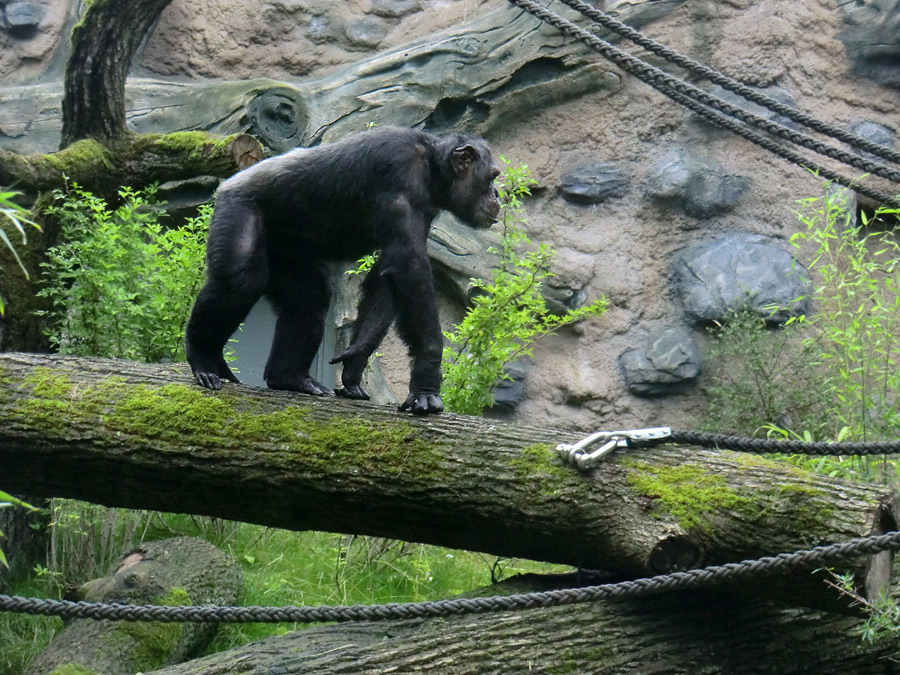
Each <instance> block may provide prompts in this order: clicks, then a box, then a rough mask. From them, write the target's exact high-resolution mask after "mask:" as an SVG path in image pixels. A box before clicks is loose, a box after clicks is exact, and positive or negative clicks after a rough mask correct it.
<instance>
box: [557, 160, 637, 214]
mask: <svg viewBox="0 0 900 675" xmlns="http://www.w3.org/2000/svg"><path fill="white" fill-rule="evenodd" d="M627 191H628V177H627V176H626V175H625V173H624V172H623V171H622V169H620V168H619V167H618V166H617V165H616V164H613V163H611V162H582V163H581V164H576V165H574V166H572V167H569V168H568V169H566V171H565V172H563V175H562V176H560V179H559V192H560V194H561V195H562V196H563V198H564V199H566V200H568V201H570V202H575V203H576V204H599V203H600V202H604V201H606V200H607V199H610V198H611V197H622V196H624V195H625V193H626V192H627Z"/></svg>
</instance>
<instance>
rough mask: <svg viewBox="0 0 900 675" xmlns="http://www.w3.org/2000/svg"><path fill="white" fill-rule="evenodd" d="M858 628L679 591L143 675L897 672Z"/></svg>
mask: <svg viewBox="0 0 900 675" xmlns="http://www.w3.org/2000/svg"><path fill="white" fill-rule="evenodd" d="M569 585H571V584H569ZM485 590H488V591H491V592H493V591H497V592H498V593H499V592H501V591H500V590H498V589H496V588H495V587H491V588H489V589H485ZM515 592H523V589H522V588H516V589H515ZM858 624H859V620H858V619H856V618H853V617H850V616H841V615H835V614H829V613H826V612H820V611H808V610H803V611H800V610H797V609H792V608H784V607H779V606H776V605H774V604H772V603H771V602H768V601H766V600H761V599H755V600H754V599H748V598H746V597H745V598H740V597H735V596H733V595H729V594H722V593H679V594H673V595H666V596H662V597H654V598H640V599H635V600H632V601H628V602H608V603H605V602H601V603H593V604H587V605H574V606H569V607H555V608H550V609H533V610H527V611H522V612H515V613H501V614H490V615H487V614H485V615H467V616H454V617H449V618H446V619H430V620H424V621H423V620H412V621H385V622H360V623H350V624H340V625H336V626H326V627H319V628H309V629H306V630H299V631H296V632H293V633H289V634H287V635H282V636H278V637H272V638H268V639H266V640H262V641H260V642H255V643H253V644H249V645H244V646H242V647H239V648H237V649H233V650H230V651H227V652H223V653H221V654H214V655H212V656H207V657H204V658H201V659H197V660H195V661H190V662H188V663H185V664H182V665H179V666H174V667H171V668H164V669H162V670H159V671H155V672H154V674H153V675H228V674H231V673H234V674H235V675H238V674H239V673H278V674H279V675H301V674H304V675H305V674H307V673H316V675H328V674H335V675H337V674H338V673H339V674H340V675H356V674H359V675H363V674H371V673H421V674H428V673H433V674H435V675H444V674H447V673H452V675H485V674H486V673H490V674H491V675H522V674H523V673H528V674H530V675H531V674H538V673H546V674H547V675H551V674H557V673H572V674H577V675H611V674H623V675H624V674H626V673H629V674H630V673H659V674H660V675H662V674H665V675H679V674H683V675H697V674H698V673H703V675H717V674H721V675H739V674H747V675H767V674H771V675H784V674H785V673H792V674H794V675H801V674H805V675H831V674H834V675H843V674H845V673H853V674H854V675H867V674H871V675H885V674H887V673H895V672H900V669H897V668H896V666H895V663H894V662H892V661H890V660H889V659H890V658H891V657H894V656H895V655H896V648H895V647H896V645H894V644H892V643H891V642H889V641H885V642H884V643H878V644H876V645H868V646H863V644H862V642H861V641H860V638H859V637H858V636H857V635H854V634H852V633H851V631H852V629H853V628H854V627H856V626H858ZM148 675H149V674H148Z"/></svg>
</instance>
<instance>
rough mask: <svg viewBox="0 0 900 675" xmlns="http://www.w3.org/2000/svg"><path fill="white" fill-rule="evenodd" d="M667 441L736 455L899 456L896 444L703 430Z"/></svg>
mask: <svg viewBox="0 0 900 675" xmlns="http://www.w3.org/2000/svg"><path fill="white" fill-rule="evenodd" d="M666 441H667V442H672V443H683V444H685V445H697V446H700V447H702V448H726V449H728V450H737V451H739V452H753V453H757V454H766V453H772V452H778V453H783V454H795V455H895V454H900V440H897V441H854V442H843V443H830V442H826V441H800V440H792V439H783V440H781V439H774V438H742V437H740V436H727V435H725V434H712V433H707V432H703V431H678V430H676V429H672V435H671V436H670V437H669V438H667V439H666Z"/></svg>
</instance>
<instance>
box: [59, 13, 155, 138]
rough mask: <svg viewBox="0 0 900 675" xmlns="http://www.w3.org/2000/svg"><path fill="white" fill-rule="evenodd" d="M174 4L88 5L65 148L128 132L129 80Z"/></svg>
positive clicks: (76, 45) (70, 68) (71, 66)
mask: <svg viewBox="0 0 900 675" xmlns="http://www.w3.org/2000/svg"><path fill="white" fill-rule="evenodd" d="M171 1H172V0H142V1H141V2H133V1H132V0H107V1H105V2H91V3H86V8H85V11H84V16H82V18H81V21H80V22H79V23H78V24H77V25H76V26H75V27H74V28H73V29H72V51H71V52H70V54H69V61H68V63H67V64H66V82H65V97H64V98H63V106H62V107H63V130H62V144H61V146H60V147H61V148H66V147H68V146H69V145H71V144H72V143H74V142H75V141H77V140H81V139H83V138H95V139H98V140H101V141H108V140H112V139H116V138H119V137H121V136H124V135H125V134H127V133H128V130H127V129H126V127H125V76H126V75H127V74H128V69H129V68H131V60H132V57H133V56H134V53H135V50H136V49H137V48H138V46H139V45H140V43H141V41H142V40H143V39H144V38H145V36H146V34H147V32H148V31H149V30H150V28H151V27H152V26H153V25H154V24H155V23H156V22H157V20H158V19H159V15H160V14H161V13H162V11H163V9H165V8H166V6H167V5H168V4H169V3H170V2H171Z"/></svg>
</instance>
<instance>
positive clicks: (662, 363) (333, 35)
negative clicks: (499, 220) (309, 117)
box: [0, 0, 900, 429]
mask: <svg viewBox="0 0 900 675" xmlns="http://www.w3.org/2000/svg"><path fill="white" fill-rule="evenodd" d="M21 4H26V3H23V2H3V1H2V0H0V8H3V12H4V16H5V19H4V21H5V23H4V24H3V25H4V26H6V28H4V29H3V31H0V78H2V82H3V83H4V84H25V83H28V82H36V81H39V80H41V78H44V79H47V78H50V77H52V76H53V75H52V74H53V72H54V68H56V65H55V64H57V63H58V59H59V58H60V56H59V54H60V52H61V51H64V43H62V42H60V41H59V36H60V34H61V31H62V30H63V29H64V26H65V23H66V21H67V20H69V19H67V18H66V17H71V16H73V12H75V9H74V8H73V6H72V5H71V4H70V3H67V2H65V1H64V0H58V1H52V0H47V1H46V2H45V3H41V2H39V1H38V0H30V2H29V3H27V4H31V5H33V6H35V7H39V8H42V9H41V10H40V13H41V16H42V18H41V19H40V21H38V23H37V24H36V25H33V26H31V27H30V28H28V29H27V30H26V29H24V28H15V27H13V22H12V21H11V18H10V17H12V18H13V19H14V18H15V17H16V16H20V15H17V14H16V12H17V11H20V10H17V9H16V6H17V5H21ZM502 5H503V3H501V2H500V0H495V1H494V2H486V1H483V2H479V1H476V0H455V1H454V0H356V1H352V2H346V3H329V2H324V1H323V0H278V1H264V2H258V3H246V2H237V1H235V0H209V2H207V3H204V5H203V8H202V9H198V6H197V5H196V3H191V2H189V0H175V1H174V2H173V3H172V5H171V6H169V7H168V8H167V9H166V11H165V12H164V14H163V16H162V18H161V20H160V22H159V25H158V26H157V28H156V30H155V32H154V33H153V35H152V36H151V38H150V39H149V40H148V42H147V44H146V46H145V49H144V51H143V55H142V56H141V58H140V62H139V63H138V64H136V66H135V73H136V74H139V75H142V76H156V77H165V78H169V79H175V80H179V81H195V80H208V79H211V78H212V79H223V80H224V79H227V80H235V79H242V78H255V77H267V78H273V79H276V80H283V81H284V82H286V83H288V84H293V85H298V84H299V83H302V82H303V81H306V80H309V79H313V78H321V77H323V76H325V75H328V74H331V73H335V72H338V71H339V70H340V69H341V68H342V67H345V66H347V65H348V64H353V63H355V62H357V61H359V60H360V59H363V58H368V57H370V56H371V55H373V54H377V53H379V52H382V51H386V50H389V49H396V48H398V47H401V46H403V45H405V44H408V43H409V42H410V41H411V40H414V39H418V38H424V37H426V36H430V35H432V34H434V33H436V32H438V31H441V30H444V29H448V28H451V27H456V28H457V29H458V28H459V26H461V25H465V24H466V22H471V21H475V20H478V19H479V17H483V16H485V15H486V14H487V13H489V12H499V11H502V12H507V13H508V17H509V21H512V20H513V18H515V17H516V16H518V14H519V12H518V11H517V10H515V9H512V8H504V7H503V6H502ZM594 5H595V6H598V7H600V8H601V9H605V10H606V11H611V12H616V11H621V12H622V13H623V15H625V14H628V13H629V12H633V11H634V9H635V7H638V8H639V9H640V10H641V11H640V12H639V13H638V14H636V15H634V14H632V16H637V17H638V18H639V21H638V23H639V24H640V25H639V27H640V28H641V29H642V30H643V31H644V32H646V33H647V34H649V35H651V36H652V37H654V38H656V39H657V40H659V41H661V42H663V43H665V44H667V45H669V46H670V47H672V48H674V49H676V50H678V51H680V52H682V53H685V54H688V55H690V56H692V57H693V58H695V59H697V60H700V61H702V62H705V63H707V64H708V65H710V66H713V67H716V68H718V69H721V70H723V71H724V72H726V73H727V74H729V75H731V76H733V77H736V78H738V79H740V80H742V81H743V82H745V83H747V84H750V85H754V86H758V87H761V88H765V90H766V91H767V92H769V93H770V94H771V95H773V96H775V97H777V98H779V100H783V101H785V102H789V103H790V104H792V105H796V106H797V107H799V108H800V109H802V110H805V111H807V112H810V113H812V114H814V115H815V116H817V117H819V118H821V119H824V120H826V121H829V122H832V123H834V124H836V125H838V126H842V127H850V128H853V129H854V130H856V132H857V133H859V134H861V135H865V136H866V137H869V138H872V139H873V140H875V141H876V142H880V143H883V144H886V145H888V146H891V147H893V148H895V149H896V148H897V147H898V145H897V131H898V129H900V30H898V27H900V0H864V1H863V0H861V1H860V2H856V3H836V2H830V1H825V0H809V1H807V2H802V3H798V2H793V1H791V0H726V1H721V0H692V1H691V2H679V1H668V2H664V1H662V0H644V1H643V2H634V1H632V2H626V1H625V0H609V1H608V2H605V3H602V2H596V3H594ZM552 7H553V8H554V9H555V10H556V11H559V12H560V13H565V14H567V15H569V16H571V15H572V13H571V11H569V10H566V8H565V7H563V6H561V5H558V4H556V3H554V4H553V5H552ZM531 30H532V31H535V30H536V31H538V32H539V35H540V36H541V37H542V39H547V40H550V39H551V36H552V38H553V39H557V40H558V37H557V34H556V31H555V30H554V29H552V28H549V27H546V26H543V27H539V26H538V24H537V21H536V20H534V22H533V28H532V29H531ZM623 46H625V47H626V48H629V47H630V46H627V45H623ZM579 49H580V48H579ZM579 49H576V51H579ZM645 56H646V55H645ZM592 58H595V59H596V60H597V61H598V62H602V58H601V57H599V56H596V57H592ZM650 60H651V61H653V62H654V63H658V62H659V60H658V59H657V58H656V57H653V58H652V59H650ZM604 68H605V72H607V73H608V76H607V77H608V78H611V79H610V81H611V82H613V84H608V85H607V86H603V87H599V88H597V89H596V90H595V91H593V92H591V93H586V94H584V95H582V96H579V97H577V98H576V99H575V100H568V101H566V102H564V103H558V102H557V100H556V99H555V98H554V97H553V96H552V95H549V94H548V95H547V96H546V105H544V106H542V107H538V108H537V109H529V110H527V111H526V112H524V113H523V114H521V115H506V116H505V117H503V119H502V121H501V122H496V123H493V124H491V125H490V126H489V127H487V128H485V129H481V131H483V132H484V133H485V135H487V137H488V138H489V140H490V141H491V143H492V145H493V146H494V148H495V151H496V153H497V154H499V155H503V156H505V157H506V158H508V159H509V160H510V161H512V162H513V163H514V164H519V163H525V164H527V165H529V167H530V168H531V169H532V171H533V172H534V174H535V177H536V178H537V179H538V181H539V187H538V189H537V190H535V196H534V198H532V199H531V200H529V202H528V204H527V208H528V217H529V219H530V224H529V226H528V232H529V235H530V236H531V237H532V239H533V240H535V241H543V242H548V243H550V244H551V245H552V246H553V247H554V248H555V249H556V250H557V252H558V257H557V260H556V265H555V271H556V273H557V275H558V276H557V282H558V284H559V285H560V286H561V287H563V288H566V289H572V290H573V291H574V292H576V293H577V294H578V295H579V296H581V295H583V296H584V297H587V298H593V297H597V296H599V295H605V296H606V297H608V298H609V300H610V311H609V313H608V314H607V315H606V316H604V317H602V318H600V319H596V320H590V321H586V322H584V323H583V324H581V325H579V326H577V327H575V328H572V329H568V330H564V331H562V332H561V333H560V334H558V335H554V336H551V337H549V338H546V339H545V340H543V341H542V342H541V343H540V344H539V346H538V347H537V349H536V351H535V358H534V361H533V363H532V364H530V365H529V364H519V366H518V368H517V371H516V372H517V378H518V379H519V380H520V381H519V382H518V383H517V386H516V387H514V388H513V389H514V390H521V392H522V393H521V398H520V399H518V398H517V397H518V396H519V394H513V395H512V397H511V400H512V402H511V403H508V404H505V405H504V410H507V411H508V410H512V411H513V412H505V413H504V414H505V415H509V416H511V417H512V418H513V419H517V420H520V421H523V422H528V423H531V424H543V425H554V426H566V427H572V428H582V429H597V428H609V427H619V428H622V427H625V428H627V427H636V426H656V425H661V424H669V425H672V426H685V425H691V424H694V423H696V421H697V419H699V418H700V417H702V415H703V410H704V402H703V399H702V396H701V395H700V394H699V393H698V390H697V389H696V386H695V384H696V381H697V378H698V377H703V375H702V363H701V359H700V356H699V354H701V353H702V343H703V341H704V332H703V329H702V324H703V323H704V322H705V321H709V320H711V319H716V318H718V317H720V316H721V315H722V312H723V311H725V310H726V309H728V308H734V307H739V306H742V305H744V304H749V305H752V306H756V307H762V306H764V305H765V304H766V303H767V302H768V301H774V300H778V299H781V300H788V299H792V298H795V297H797V295H798V294H799V292H802V291H803V290H804V289H805V288H806V284H807V283H808V280H807V279H806V277H805V276H803V275H802V274H799V275H792V274H791V256H792V255H793V253H794V251H793V250H792V249H791V248H790V246H788V245H787V241H786V240H787V238H788V237H789V236H790V235H791V234H792V233H793V232H795V231H796V230H797V229H798V227H799V223H798V221H797V218H796V216H795V215H794V214H793V213H792V209H793V208H794V205H795V202H796V200H798V199H802V198H805V197H809V196H815V195H817V194H819V193H820V192H821V186H820V184H819V181H818V180H817V179H816V178H814V177H813V176H811V175H810V174H809V173H808V172H806V171H804V170H802V169H800V168H798V167H796V166H794V165H792V164H790V163H788V162H786V161H785V160H783V159H780V158H778V157H776V156H774V155H771V154H769V153H767V152H765V151H764V150H761V149H759V148H757V147H756V146H754V145H752V144H751V143H749V142H748V141H746V140H743V139H740V138H738V137H736V136H734V135H732V134H731V133H729V132H726V131H722V130H719V129H716V128H712V127H711V126H710V125H709V124H708V123H706V122H704V121H702V120H700V119H699V118H698V117H697V116H696V115H694V114H692V113H690V112H688V111H686V110H685V109H684V108H682V107H680V106H679V105H677V104H676V103H674V102H672V101H670V100H669V99H667V98H666V97H664V96H662V95H661V94H659V93H657V92H656V91H654V90H652V89H651V88H650V87H648V86H647V85H645V84H643V83H641V82H639V81H637V80H635V79H634V78H632V77H630V76H628V75H626V74H624V73H621V72H619V71H618V70H617V69H616V68H615V67H614V66H606V65H604ZM410 84H415V83H413V82H411V83H410ZM185 126H189V123H188V122H185ZM475 126H476V128H477V123H476V124H475ZM2 131H3V130H2V128H0V143H2V141H3V136H2ZM823 162H824V163H826V164H828V162H827V161H823ZM844 173H847V174H849V175H854V176H855V175H859V174H860V173H861V172H858V171H855V170H853V169H847V170H845V171H844ZM870 182H871V183H872V184H873V185H876V186H878V187H879V188H881V189H882V190H885V191H890V192H900V188H897V186H896V185H892V184H890V183H887V182H886V181H875V180H870ZM798 258H799V260H800V262H801V263H802V262H803V261H804V255H803V254H802V253H801V254H800V255H799V256H798ZM748 298H749V301H748ZM807 309H808V308H806V307H801V308H798V311H806V310H807ZM461 312H462V307H461V306H460V305H459V304H457V303H455V302H453V301H451V300H450V299H449V298H448V300H447V303H446V307H445V311H444V314H445V319H446V320H447V321H448V322H449V321H452V320H454V318H457V317H458V316H460V314H461ZM380 351H382V352H384V353H385V354H386V358H385V359H384V362H385V363H384V367H385V371H386V373H387V376H388V379H389V381H390V382H391V383H392V384H393V385H394V388H395V391H397V393H402V392H403V391H404V389H405V383H406V379H407V377H408V372H407V365H406V359H405V357H404V355H403V349H402V346H401V345H400V344H399V341H398V340H397V339H396V337H391V338H390V339H389V340H388V341H387V343H386V344H385V346H384V347H383V348H382V349H381V350H380ZM504 396H505V400H506V399H507V398H509V397H507V396H506V394H505V395H504Z"/></svg>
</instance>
